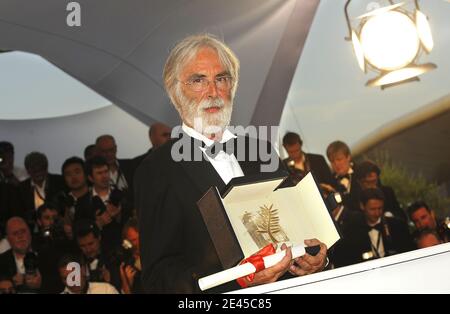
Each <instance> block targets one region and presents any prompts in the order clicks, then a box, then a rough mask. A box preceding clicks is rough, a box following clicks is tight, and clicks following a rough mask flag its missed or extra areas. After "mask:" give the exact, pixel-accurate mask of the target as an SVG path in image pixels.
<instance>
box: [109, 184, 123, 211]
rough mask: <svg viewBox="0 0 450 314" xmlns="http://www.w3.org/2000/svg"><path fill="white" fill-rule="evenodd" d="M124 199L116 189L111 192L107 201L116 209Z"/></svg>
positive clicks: (121, 193)
mask: <svg viewBox="0 0 450 314" xmlns="http://www.w3.org/2000/svg"><path fill="white" fill-rule="evenodd" d="M123 197H124V193H123V192H122V191H121V190H119V189H118V188H114V189H113V190H112V191H111V194H110V195H109V201H110V203H111V204H113V205H114V206H116V207H118V206H119V205H120V203H121V202H122V199H123Z"/></svg>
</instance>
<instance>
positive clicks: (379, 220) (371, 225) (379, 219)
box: [367, 218, 381, 227]
mask: <svg viewBox="0 0 450 314" xmlns="http://www.w3.org/2000/svg"><path fill="white" fill-rule="evenodd" d="M380 222H381V218H378V220H377V222H376V223H374V224H371V223H367V224H368V225H369V226H370V227H373V226H376V225H378V224H379V223H380Z"/></svg>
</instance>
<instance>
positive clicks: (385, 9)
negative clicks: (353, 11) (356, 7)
mask: <svg viewBox="0 0 450 314" xmlns="http://www.w3.org/2000/svg"><path fill="white" fill-rule="evenodd" d="M375 3H376V2H375ZM404 4H405V3H404V2H401V3H397V4H394V5H389V6H387V7H382V8H379V9H375V10H373V11H370V12H369V13H366V14H363V15H360V16H358V17H357V19H359V20H362V19H363V18H366V17H369V16H374V15H378V14H382V13H385V12H387V11H391V10H394V9H397V8H398V7H401V6H402V5H404Z"/></svg>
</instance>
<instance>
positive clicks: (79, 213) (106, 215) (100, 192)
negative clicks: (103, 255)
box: [75, 156, 129, 253]
mask: <svg viewBox="0 0 450 314" xmlns="http://www.w3.org/2000/svg"><path fill="white" fill-rule="evenodd" d="M86 170H87V174H88V179H89V181H90V182H91V183H92V190H91V192H90V193H89V198H88V201H87V203H83V204H80V205H79V206H77V208H76V215H75V220H78V219H81V218H83V219H92V220H93V221H95V223H96V224H97V226H98V228H99V229H100V230H101V236H102V247H103V250H104V251H105V252H108V253H112V252H115V251H116V250H117V248H119V247H120V243H121V231H122V227H123V224H124V222H125V221H126V220H127V219H128V217H129V210H128V209H127V208H126V206H124V203H123V201H124V196H123V192H122V191H120V190H119V189H117V188H115V187H112V186H111V185H110V174H109V166H108V163H107V162H106V160H105V159H104V158H103V157H100V156H96V157H93V158H92V159H90V160H89V161H88V162H87V163H86Z"/></svg>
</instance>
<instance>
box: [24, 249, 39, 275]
mask: <svg viewBox="0 0 450 314" xmlns="http://www.w3.org/2000/svg"><path fill="white" fill-rule="evenodd" d="M23 265H24V266H25V274H27V275H36V273H37V270H38V266H39V263H38V257H37V255H36V254H35V253H33V252H28V253H27V254H26V255H25V257H24V259H23Z"/></svg>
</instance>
